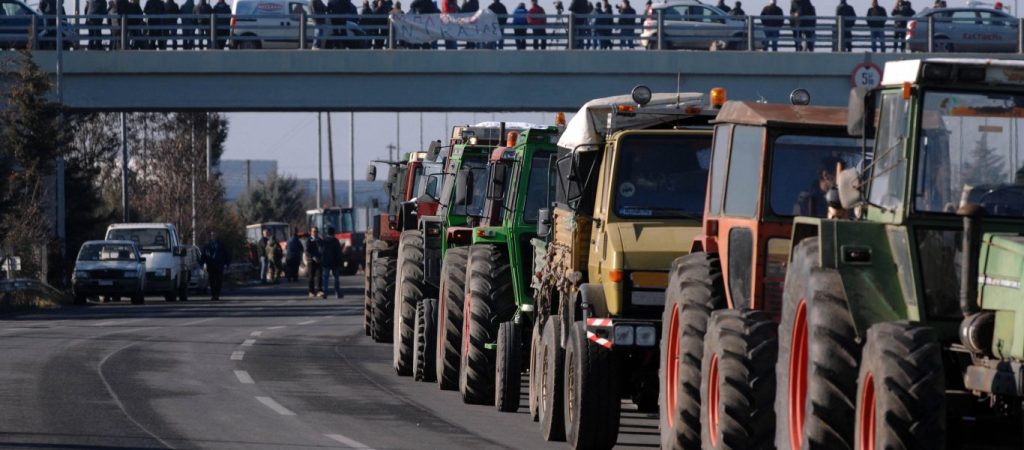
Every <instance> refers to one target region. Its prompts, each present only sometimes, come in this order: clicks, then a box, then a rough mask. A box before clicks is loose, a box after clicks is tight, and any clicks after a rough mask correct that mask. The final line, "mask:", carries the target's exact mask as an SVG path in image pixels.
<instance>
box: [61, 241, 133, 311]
mask: <svg viewBox="0 0 1024 450" xmlns="http://www.w3.org/2000/svg"><path fill="white" fill-rule="evenodd" d="M145 274H146V260H145V259H144V258H142V255H141V253H140V252H139V248H138V246H136V245H135V242H132V241H125V240H110V241H87V242H86V243H85V244H82V248H81V250H79V252H78V259H77V260H76V262H75V272H74V274H73V275H72V277H71V286H72V287H71V289H72V292H73V293H74V300H75V304H79V305H84V304H85V302H86V300H87V299H88V298H89V297H92V296H105V297H108V298H119V297H128V298H131V300H132V304H141V303H143V301H144V300H143V292H145V285H146V277H145Z"/></svg>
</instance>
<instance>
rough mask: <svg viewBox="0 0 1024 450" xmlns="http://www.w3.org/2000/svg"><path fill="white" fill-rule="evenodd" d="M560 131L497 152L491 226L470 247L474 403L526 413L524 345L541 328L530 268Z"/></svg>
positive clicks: (529, 136) (465, 372)
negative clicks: (537, 324)
mask: <svg viewBox="0 0 1024 450" xmlns="http://www.w3.org/2000/svg"><path fill="white" fill-rule="evenodd" d="M560 134H561V129H560V128H559V127H548V128H546V129H529V130H525V131H523V132H522V133H521V134H518V135H513V136H512V137H510V138H509V142H508V145H509V146H508V147H499V148H497V149H495V150H494V151H493V152H492V153H491V175H490V178H489V180H488V183H487V187H486V190H485V191H486V192H485V193H486V198H487V205H489V207H490V208H489V209H490V210H491V213H490V214H489V218H490V219H491V220H490V223H488V224H483V225H481V226H477V227H474V228H473V229H472V230H471V232H470V236H471V239H472V245H471V246H470V247H469V248H468V249H467V256H468V257H467V260H466V267H467V271H466V278H465V295H464V303H463V306H462V311H464V312H467V313H465V314H463V323H462V324H461V326H462V329H463V334H462V342H461V345H460V346H461V350H462V351H461V354H460V364H459V368H460V369H459V392H460V394H461V396H462V400H463V401H464V402H466V403H471V404H487V405H495V406H496V407H497V408H498V410H499V411H505V412H514V411H516V410H518V409H519V393H520V378H521V376H522V367H523V365H522V364H521V360H522V355H523V354H524V353H523V351H524V349H523V343H528V342H529V341H530V340H529V335H528V334H527V331H526V330H532V328H533V319H534V317H533V312H534V311H535V309H534V304H533V298H532V294H533V292H532V290H531V289H530V279H531V277H530V275H531V273H530V272H529V269H530V268H531V267H532V260H533V246H532V245H531V244H530V241H531V239H534V238H536V237H537V220H538V214H539V211H540V209H542V208H543V207H544V205H545V204H546V203H548V202H549V201H550V199H551V195H550V192H549V191H550V189H549V186H550V185H551V181H552V178H551V176H550V174H549V169H550V167H551V164H552V160H553V159H554V157H555V156H556V152H557V146H556V143H557V142H558V137H559V135H560Z"/></svg>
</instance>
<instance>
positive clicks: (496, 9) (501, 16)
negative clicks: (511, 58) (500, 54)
mask: <svg viewBox="0 0 1024 450" xmlns="http://www.w3.org/2000/svg"><path fill="white" fill-rule="evenodd" d="M487 9H488V10H489V11H491V12H492V13H494V15H496V16H498V26H499V27H500V28H499V29H498V34H499V35H501V37H500V38H498V40H497V41H496V42H489V43H488V44H487V48H489V49H492V50H493V49H496V48H497V49H503V48H505V25H508V9H506V8H505V5H503V4H501V0H494V2H493V3H491V4H490V5H487Z"/></svg>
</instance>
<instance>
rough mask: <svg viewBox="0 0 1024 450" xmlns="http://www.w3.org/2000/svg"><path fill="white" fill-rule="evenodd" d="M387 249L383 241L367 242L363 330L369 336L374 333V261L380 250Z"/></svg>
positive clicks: (364, 272)
mask: <svg viewBox="0 0 1024 450" xmlns="http://www.w3.org/2000/svg"><path fill="white" fill-rule="evenodd" d="M385 249H387V244H386V243H385V242H382V241H376V240H375V241H371V242H368V243H367V244H366V270H364V271H363V275H364V281H363V284H364V286H363V294H364V295H363V331H364V332H365V333H366V335H367V336H372V335H373V262H374V261H376V260H377V256H378V255H379V254H380V251H383V250H385Z"/></svg>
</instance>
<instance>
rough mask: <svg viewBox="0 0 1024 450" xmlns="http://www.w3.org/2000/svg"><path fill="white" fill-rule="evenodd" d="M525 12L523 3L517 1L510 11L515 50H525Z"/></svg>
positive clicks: (526, 24)
mask: <svg viewBox="0 0 1024 450" xmlns="http://www.w3.org/2000/svg"><path fill="white" fill-rule="evenodd" d="M526 14H527V11H526V4H525V3H519V4H518V5H516V9H515V10H514V11H512V34H514V35H515V36H516V39H515V40H516V50H526V27H527V26H528V23H527V22H526ZM577 42H578V41H577Z"/></svg>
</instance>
